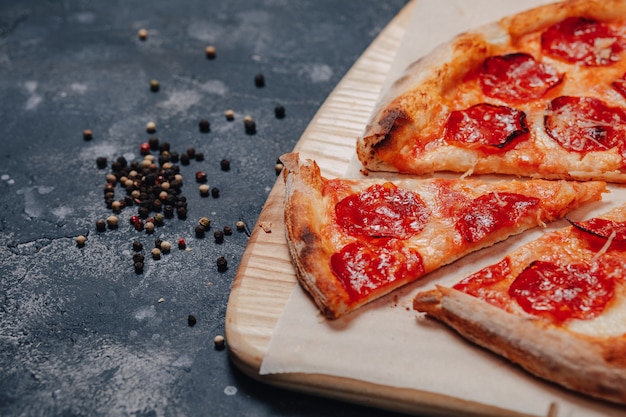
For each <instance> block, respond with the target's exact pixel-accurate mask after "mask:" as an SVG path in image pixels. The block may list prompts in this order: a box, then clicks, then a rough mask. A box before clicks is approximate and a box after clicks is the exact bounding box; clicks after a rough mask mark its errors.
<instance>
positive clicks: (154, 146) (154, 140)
mask: <svg viewBox="0 0 626 417" xmlns="http://www.w3.org/2000/svg"><path fill="white" fill-rule="evenodd" d="M148 145H150V149H152V150H153V151H156V150H158V149H159V138H155V137H151V138H150V139H148Z"/></svg>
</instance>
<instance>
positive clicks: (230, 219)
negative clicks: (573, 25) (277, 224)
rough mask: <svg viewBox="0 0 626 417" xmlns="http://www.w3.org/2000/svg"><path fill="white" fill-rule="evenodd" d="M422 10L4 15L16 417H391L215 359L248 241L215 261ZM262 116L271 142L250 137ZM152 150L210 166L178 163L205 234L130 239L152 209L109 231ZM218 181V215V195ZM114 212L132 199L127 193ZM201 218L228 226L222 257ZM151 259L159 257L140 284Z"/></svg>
mask: <svg viewBox="0 0 626 417" xmlns="http://www.w3.org/2000/svg"><path fill="white" fill-rule="evenodd" d="M405 3H406V1H405V0H392V1H372V0H366V1H356V0H355V1H332V0H322V1H306V0H297V1H292V0H289V1H287V0H265V1H261V2H259V1H251V0H236V1H222V2H218V1H207V0H180V1H165V0H154V1H151V2H146V1H144V2H142V1H137V0H131V1H122V0H111V1H95V0H94V1H87V0H65V1H63V0H59V1H52V0H48V1H45V0H41V1H34V0H26V1H9V0H3V1H0V277H1V278H0V415H1V416H3V417H9V416H136V417H140V416H142V417H148V416H150V417H152V416H154V417H157V416H366V415H378V416H380V415H391V414H390V413H384V412H381V411H378V410H373V409H368V408H364V407H360V406H356V405H350V404H346V403H341V402H336V401H332V400H327V399H320V398H316V397H312V396H308V395H303V394H297V393H293V392H290V391H286V390H282V389H278V388H274V387H270V386H266V385H263V384H260V383H258V382H256V381H254V380H252V379H250V378H248V377H246V376H245V375H243V374H242V373H241V372H239V371H238V370H237V369H236V368H235V367H234V366H233V365H232V364H231V363H230V362H229V360H228V355H227V353H226V350H217V349H215V348H214V344H213V339H214V337H215V336H216V335H222V334H224V315H225V311H226V304H227V301H228V295H229V290H230V286H231V284H232V280H233V278H234V276H235V273H236V271H237V268H238V265H239V261H240V258H241V256H242V254H243V251H244V249H245V247H246V244H247V241H248V236H247V233H246V232H245V231H241V232H240V231H237V230H235V231H234V233H233V234H232V235H230V236H225V238H224V242H223V243H216V241H215V239H214V238H213V232H214V231H215V230H221V229H222V228H223V227H224V226H230V227H231V228H233V229H235V225H236V223H237V221H240V220H241V221H244V222H245V223H246V224H247V225H248V227H252V226H253V225H254V224H255V222H256V219H257V217H258V215H259V213H260V211H261V208H262V206H263V203H264V202H265V200H266V198H267V195H268V192H269V190H270V189H271V187H272V186H273V184H274V182H275V180H276V173H275V169H274V165H275V162H276V159H277V157H278V156H279V155H281V154H282V153H284V152H288V151H290V150H291V149H292V148H293V146H294V145H295V143H296V142H297V140H298V139H299V137H300V135H301V133H302V132H303V131H304V129H305V127H306V126H307V124H308V123H309V121H310V120H311V118H312V117H313V115H314V114H315V112H316V111H317V109H318V108H319V106H320V105H321V104H322V102H323V101H324V99H325V98H326V96H327V95H328V94H329V93H330V92H331V91H332V89H333V88H334V87H335V85H336V84H337V83H338V82H339V81H340V79H341V78H342V77H343V75H344V74H345V72H346V71H347V70H348V69H349V68H350V67H351V66H352V64H353V63H354V61H355V60H356V59H357V58H358V57H359V55H360V54H361V53H362V52H363V50H364V49H365V48H366V47H367V46H368V45H369V43H370V42H371V41H372V40H373V39H374V37H375V36H376V35H377V34H378V33H379V32H380V30H382V29H383V28H384V27H385V25H386V24H387V23H388V22H389V21H390V20H391V18H392V17H393V16H394V15H395V14H396V13H397V12H398V11H399V10H400V9H401V7H402V6H403V5H404V4H405ZM142 28H145V29H146V30H147V31H148V36H147V39H145V40H141V39H139V37H138V31H139V30H140V29H142ZM208 45H213V46H215V48H216V57H215V59H207V57H206V56H205V52H204V50H205V47H206V46H208ZM259 73H261V74H263V75H264V78H265V86H264V87H262V88H259V87H257V86H255V82H254V77H255V75H257V74H259ZM152 79H156V80H158V81H159V83H160V89H159V91H158V92H152V91H150V80H152ZM278 104H281V105H283V106H284V107H285V109H286V117H285V118H284V119H278V118H276V117H274V108H275V106H276V105H278ZM228 109H232V110H233V111H234V112H235V120H234V121H227V120H226V118H225V117H224V112H225V111H226V110H228ZM245 115H249V116H251V117H252V118H253V119H254V121H255V122H256V134H254V135H248V134H246V133H245V129H244V124H243V117H244V116H245ZM200 119H206V120H208V121H209V122H210V124H211V127H210V132H208V133H201V132H200V131H199V129H198V122H199V120H200ZM149 121H154V122H155V123H156V126H157V131H156V133H154V134H148V133H147V132H146V123H147V122H149ZM85 129H90V130H91V131H92V132H93V138H92V139H91V140H90V141H86V140H84V139H83V131H84V130H85ZM150 137H157V138H158V139H159V141H160V142H161V143H162V142H169V144H170V146H171V150H172V151H176V152H179V153H180V154H182V153H184V152H186V151H187V149H188V148H190V147H193V148H195V150H196V151H197V152H202V153H203V154H204V160H202V161H191V162H190V164H189V165H188V166H183V165H181V164H177V165H179V167H180V172H181V174H182V175H183V177H184V183H183V186H182V190H181V192H182V194H184V195H185V196H186V197H187V207H188V211H187V218H186V219H185V220H181V219H178V218H177V217H176V216H174V218H172V219H166V220H165V222H164V225H163V226H161V227H157V229H156V231H155V233H154V234H153V235H149V234H147V233H146V232H145V231H136V230H134V228H133V227H132V226H131V224H130V217H131V216H132V215H135V214H137V213H138V209H137V206H136V205H135V206H131V207H126V208H124V209H123V210H122V212H121V213H119V214H118V217H119V227H118V228H117V229H114V230H106V231H105V232H101V233H99V232H97V231H96V227H95V224H96V221H97V220H99V219H106V218H107V217H108V216H109V215H111V214H112V213H111V210H110V209H108V208H107V207H106V204H105V201H104V192H103V188H104V185H105V175H106V174H107V173H109V172H111V163H112V162H113V161H115V160H116V159H117V158H119V157H124V158H125V159H126V160H127V161H128V162H129V163H130V162H132V161H139V160H141V155H140V144H141V143H143V142H146V141H147V140H148V139H149V138H150ZM152 154H154V155H156V156H158V151H152ZM98 157H106V158H107V159H108V165H107V168H106V169H98V167H97V166H96V158H98ZM222 159H228V160H229V161H230V170H228V171H224V170H222V169H221V167H220V161H221V160H222ZM199 170H202V171H204V172H206V174H207V178H208V184H209V185H210V186H211V187H216V188H218V189H219V197H217V198H216V197H212V196H209V197H205V198H203V197H201V196H200V195H199V192H198V184H197V183H196V181H195V173H196V171H199ZM115 194H116V198H118V199H119V198H123V196H124V195H125V193H124V191H123V190H122V189H121V187H120V185H119V184H118V185H117V186H116V189H115ZM201 217H209V218H210V219H211V222H212V223H211V230H210V231H209V232H207V235H206V237H205V238H203V239H200V238H197V237H196V235H195V231H194V229H195V227H196V225H197V222H198V219H199V218H201ZM78 235H84V236H86V238H87V241H86V244H85V246H84V247H82V248H79V247H77V244H76V242H75V238H76V237H77V236H78ZM180 237H182V238H184V239H185V240H186V241H187V245H188V250H179V249H178V247H177V246H176V240H177V239H178V238H180ZM156 239H161V240H167V241H170V242H171V243H172V244H173V248H172V251H171V253H169V254H164V255H163V256H162V258H161V259H160V260H153V259H152V258H151V256H150V253H149V252H150V249H151V248H152V247H154V242H155V240H156ZM134 241H140V242H142V243H143V245H144V250H143V252H144V254H145V256H146V259H145V262H144V270H143V273H141V274H137V273H136V272H135V269H134V266H133V260H132V256H133V247H132V244H133V242H134ZM219 257H224V258H226V260H227V262H228V269H227V270H226V271H222V272H220V271H218V269H217V266H216V261H217V259H218V258H219ZM189 315H193V316H194V317H195V318H196V321H197V322H196V324H195V326H190V325H189V324H188V317H189Z"/></svg>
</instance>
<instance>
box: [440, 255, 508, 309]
mask: <svg viewBox="0 0 626 417" xmlns="http://www.w3.org/2000/svg"><path fill="white" fill-rule="evenodd" d="M510 273H511V267H510V261H509V258H504V259H503V260H501V261H500V262H498V263H497V264H493V265H490V266H487V267H485V268H483V269H481V270H479V271H477V272H475V273H473V274H472V275H470V276H468V277H466V278H464V279H462V280H461V281H459V282H458V283H456V284H455V285H454V286H453V287H452V288H454V289H456V290H459V291H463V292H464V293H466V294H469V295H472V296H474V297H476V298H480V299H481V300H485V301H487V302H488V303H490V304H493V305H495V306H498V307H501V308H503V307H505V306H506V300H507V297H506V296H505V295H504V294H503V293H502V292H501V291H498V289H497V288H494V285H495V284H497V283H498V282H501V281H502V280H504V278H506V277H507V275H509V274H510Z"/></svg>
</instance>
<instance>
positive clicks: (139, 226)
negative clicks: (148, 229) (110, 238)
mask: <svg viewBox="0 0 626 417" xmlns="http://www.w3.org/2000/svg"><path fill="white" fill-rule="evenodd" d="M133 227H134V228H135V230H137V231H138V232H141V231H142V230H143V221H141V220H139V221H137V222H136V223H134V224H133Z"/></svg>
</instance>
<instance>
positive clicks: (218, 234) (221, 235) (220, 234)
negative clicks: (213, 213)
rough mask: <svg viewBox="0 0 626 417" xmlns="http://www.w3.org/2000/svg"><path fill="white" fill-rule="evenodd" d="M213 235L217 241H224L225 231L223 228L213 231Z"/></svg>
mask: <svg viewBox="0 0 626 417" xmlns="http://www.w3.org/2000/svg"><path fill="white" fill-rule="evenodd" d="M213 237H214V238H215V243H224V232H222V231H221V230H216V231H215V232H213Z"/></svg>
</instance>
